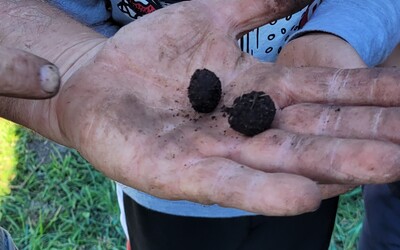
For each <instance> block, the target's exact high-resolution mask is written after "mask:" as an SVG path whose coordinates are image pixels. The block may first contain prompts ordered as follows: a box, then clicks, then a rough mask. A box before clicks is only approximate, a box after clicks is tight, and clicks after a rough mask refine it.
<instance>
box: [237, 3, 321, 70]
mask: <svg viewBox="0 0 400 250" xmlns="http://www.w3.org/2000/svg"><path fill="white" fill-rule="evenodd" d="M321 2H322V0H317V1H314V2H313V3H312V4H311V5H309V6H308V7H306V8H304V9H303V10H301V11H299V12H297V13H295V14H293V15H290V16H287V17H285V18H282V19H280V20H277V21H273V22H270V23H269V24H266V25H264V26H262V27H260V28H257V29H255V30H253V31H251V32H249V33H248V34H246V35H244V36H243V37H242V38H241V39H240V40H239V45H240V48H241V49H242V50H243V51H244V52H247V53H249V54H250V55H253V56H255V57H256V58H258V59H260V60H262V61H268V62H273V61H275V60H276V57H277V56H278V54H279V53H280V52H281V49H282V46H284V45H285V44H286V43H287V42H288V40H289V37H290V36H291V35H292V34H293V33H295V32H296V31H297V30H299V28H301V27H303V26H304V24H305V23H306V22H307V21H308V20H309V18H310V17H311V15H312V14H313V13H314V11H315V9H316V8H317V7H318V5H319V4H320V3H321Z"/></svg>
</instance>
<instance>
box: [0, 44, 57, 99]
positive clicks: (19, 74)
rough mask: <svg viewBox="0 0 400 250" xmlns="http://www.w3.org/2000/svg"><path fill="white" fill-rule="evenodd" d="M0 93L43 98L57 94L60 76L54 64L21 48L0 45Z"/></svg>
mask: <svg viewBox="0 0 400 250" xmlns="http://www.w3.org/2000/svg"><path fill="white" fill-rule="evenodd" d="M0 58H1V61H0V95H1V96H9V97H19V98H30V99H43V98H49V97H52V96H54V95H55V94H57V91H58V88H59V86H60V76H59V73H58V69H57V67H56V66H55V65H53V64H51V63H49V62H48V61H46V60H44V59H42V58H39V57H37V56H34V55H32V54H30V53H27V52H24V51H22V50H16V49H11V48H5V47H1V46H0Z"/></svg>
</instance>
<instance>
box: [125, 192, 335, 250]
mask: <svg viewBox="0 0 400 250" xmlns="http://www.w3.org/2000/svg"><path fill="white" fill-rule="evenodd" d="M337 204H338V198H337V197H335V198H332V199H329V200H326V201H324V202H323V203H322V205H321V207H320V208H319V209H318V210H317V211H316V212H313V213H307V214H303V215H299V216H293V217H267V216H243V217H234V218H198V217H184V216H175V215H169V214H164V213H159V212H156V211H153V210H150V209H147V208H145V207H143V206H141V205H139V204H137V203H136V202H135V201H134V200H132V199H131V198H130V197H129V196H127V195H125V194H124V208H125V214H126V222H127V227H128V233H129V238H130V242H131V248H132V250H267V249H271V250H326V249H328V247H329V242H330V239H331V234H332V230H333V227H334V222H335V216H336V209H337Z"/></svg>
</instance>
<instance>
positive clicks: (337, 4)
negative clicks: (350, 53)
mask: <svg viewBox="0 0 400 250" xmlns="http://www.w3.org/2000/svg"><path fill="white" fill-rule="evenodd" d="M398 27H400V2H399V1H397V0H385V1H374V0H365V1H358V0H324V1H323V2H322V3H321V5H320V6H319V7H318V8H317V9H316V11H315V13H314V14H313V16H312V17H311V19H310V20H309V21H308V22H307V23H306V25H305V26H304V28H303V29H302V30H300V31H299V32H297V33H296V34H294V35H293V36H292V38H291V39H293V38H296V37H300V36H304V35H306V34H308V33H310V34H312V33H326V34H334V35H336V36H338V37H340V38H342V39H343V40H344V41H346V42H347V43H349V44H350V45H351V46H352V47H353V49H354V50H355V51H356V52H357V53H358V55H359V56H360V57H361V59H362V60H363V61H364V63H365V64H366V65H368V66H369V67H370V66H375V65H377V64H379V63H382V62H383V61H384V60H385V58H387V57H388V56H389V54H390V53H391V52H392V50H393V49H394V48H395V46H396V45H397V44H398V43H399V42H400V32H398V31H397V30H398ZM305 37H306V36H305ZM305 39H306V40H310V39H312V40H314V38H305ZM329 39H333V38H329ZM334 54H335V51H331V55H332V56H335V55H334Z"/></svg>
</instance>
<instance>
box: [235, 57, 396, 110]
mask: <svg viewBox="0 0 400 250" xmlns="http://www.w3.org/2000/svg"><path fill="white" fill-rule="evenodd" d="M398 79H400V70H399V69H396V68H373V69H333V68H311V67H310V68H289V67H288V68H286V67H281V66H279V65H271V64H265V63H257V64H254V65H251V66H250V67H249V68H247V69H246V70H243V72H242V73H241V74H240V75H239V76H237V77H236V78H235V79H234V80H233V81H232V82H231V83H230V85H231V86H242V87H240V89H241V91H242V92H248V91H251V90H257V91H264V92H265V93H267V94H269V95H271V97H272V98H273V99H274V101H275V102H276V103H277V106H279V107H280V108H284V107H287V106H289V105H293V104H296V103H324V104H338V105H340V104H342V105H345V104H346V105H369V106H398V105H399V104H400V98H398V96H400V88H399V84H398ZM243 83H246V84H245V85H244V84H243ZM239 84H241V85H239ZM243 85H244V86H243ZM236 94H237V93H236Z"/></svg>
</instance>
